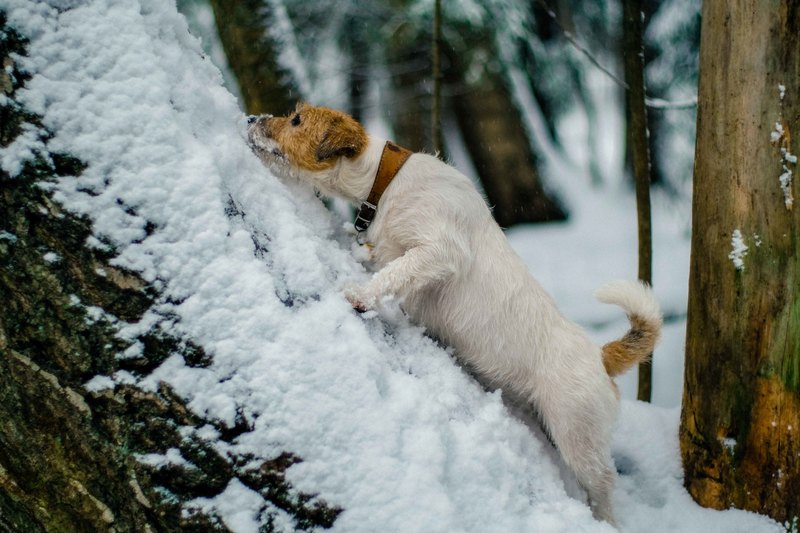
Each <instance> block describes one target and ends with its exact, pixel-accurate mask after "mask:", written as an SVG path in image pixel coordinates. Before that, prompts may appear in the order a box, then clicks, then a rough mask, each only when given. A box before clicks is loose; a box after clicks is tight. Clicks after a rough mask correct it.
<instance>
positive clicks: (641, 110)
mask: <svg viewBox="0 0 800 533" xmlns="http://www.w3.org/2000/svg"><path fill="white" fill-rule="evenodd" d="M622 20H623V25H624V28H625V30H624V32H623V33H624V36H625V37H624V53H625V82H626V84H627V85H628V89H627V91H626V92H625V102H626V106H625V107H626V110H627V113H626V115H627V116H628V150H629V152H630V155H631V160H632V162H633V176H634V182H635V183H636V214H637V216H636V221H637V227H638V235H639V270H638V272H639V273H638V277H639V280H641V281H644V282H645V283H647V284H648V285H652V284H653V232H652V229H651V224H650V146H649V143H648V130H647V108H646V107H645V81H644V45H643V43H642V27H643V26H644V22H643V20H642V2H641V0H624V1H623V18H622ZM652 388H653V367H652V366H651V364H650V362H649V361H645V362H643V363H640V364H639V387H638V393H637V395H636V396H637V398H638V399H639V400H641V401H645V402H649V401H650V396H651V391H652Z"/></svg>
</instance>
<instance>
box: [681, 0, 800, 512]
mask: <svg viewBox="0 0 800 533" xmlns="http://www.w3.org/2000/svg"><path fill="white" fill-rule="evenodd" d="M799 14H800V5H798V3H797V2H796V1H788V0H771V1H769V2H757V1H754V0H751V1H748V2H704V3H703V13H702V32H701V47H700V86H699V110H698V123H697V134H698V138H697V151H696V158H695V175H694V201H693V232H692V256H691V275H690V285H689V318H688V326H687V341H686V342H687V344H686V370H685V388H684V396H683V411H682V416H681V430H680V441H681V453H682V456H683V464H684V469H685V484H686V487H687V488H688V490H689V492H690V493H691V494H692V496H693V497H694V498H695V499H696V500H697V501H698V502H699V503H701V504H702V505H705V506H709V507H714V508H717V509H724V508H728V507H730V506H735V507H739V508H743V509H748V510H751V511H756V512H759V513H764V514H768V515H770V516H772V517H773V518H775V519H777V520H778V521H780V522H784V521H790V522H792V523H793V524H795V526H794V527H796V521H797V517H798V515H800V498H798V494H800V455H799V454H798V451H800V241H798V235H800V209H797V207H796V206H794V204H793V199H794V196H796V194H797V191H798V188H797V184H796V180H795V179H793V176H794V175H795V174H796V169H797V166H796V162H797V159H796V156H795V154H797V153H798V152H800V147H798V142H797V137H796V136H795V137H794V139H792V136H791V132H792V131H793V130H794V131H797V130H798V126H800V124H798V122H799V121H800V99H798V97H799V96H800V95H798V85H797V80H798V79H800V40H798V39H797V36H798V35H800V16H799Z"/></svg>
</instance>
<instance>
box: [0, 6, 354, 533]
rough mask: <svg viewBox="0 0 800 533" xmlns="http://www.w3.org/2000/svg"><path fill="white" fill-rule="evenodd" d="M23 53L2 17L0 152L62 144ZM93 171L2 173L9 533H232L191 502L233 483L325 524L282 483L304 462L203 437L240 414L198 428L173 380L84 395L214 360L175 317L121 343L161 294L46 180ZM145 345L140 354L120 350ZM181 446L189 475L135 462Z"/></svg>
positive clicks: (75, 167)
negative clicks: (168, 367)
mask: <svg viewBox="0 0 800 533" xmlns="http://www.w3.org/2000/svg"><path fill="white" fill-rule="evenodd" d="M25 48H26V41H25V39H24V37H23V36H22V35H20V34H19V33H18V32H16V31H15V30H14V29H13V28H11V27H9V26H7V25H6V21H5V16H4V14H3V12H2V11H0V64H1V65H2V66H3V69H2V70H0V94H2V95H3V96H4V99H3V101H2V103H0V146H2V147H5V146H8V145H9V144H10V143H11V142H13V141H14V139H15V138H16V137H17V136H18V135H19V134H20V133H22V132H23V131H24V128H29V129H32V130H34V131H39V132H40V141H41V142H42V144H43V145H44V146H46V145H47V143H48V140H49V139H50V137H51V133H50V132H47V131H46V130H45V129H44V128H43V127H42V120H41V117H38V116H36V115H34V114H31V113H29V112H28V111H26V110H25V109H24V107H22V106H21V105H20V104H19V103H18V102H17V101H16V99H15V95H16V92H17V90H18V89H20V88H21V87H22V86H23V85H24V83H25V82H26V81H27V79H28V74H26V73H24V72H21V71H20V70H19V69H18V68H17V66H16V64H15V61H14V58H15V57H17V56H19V55H24V54H25V53H26V50H25ZM84 168H85V165H84V163H82V162H81V161H79V160H78V159H76V158H74V157H72V156H70V155H68V154H62V153H53V152H48V151H46V150H44V151H37V153H36V154H35V157H33V158H31V159H30V160H29V161H27V162H26V163H25V164H24V165H23V167H22V169H21V171H20V172H19V173H18V174H17V175H14V176H11V175H9V174H8V173H6V172H5V171H2V170H0V531H13V532H16V531H20V532H26V533H27V532H39V531H41V532H44V531H47V532H69V533H72V532H75V531H116V532H128V531H129V532H136V533H139V532H155V531H198V532H200V531H203V532H206V531H227V528H226V527H225V525H224V524H223V523H222V522H221V520H220V519H219V517H217V516H214V515H213V514H211V515H209V514H206V513H202V512H199V511H198V512H191V513H187V512H185V509H184V508H183V504H185V503H186V502H188V501H190V500H193V499H195V498H198V497H214V496H216V495H218V494H220V493H221V492H222V491H224V490H225V489H226V487H227V486H228V484H229V483H230V482H231V481H232V480H233V479H234V478H236V479H238V480H239V481H241V482H242V483H243V484H244V485H245V486H247V487H249V488H250V489H252V490H254V491H256V492H259V493H260V494H261V495H262V496H263V497H264V498H265V500H267V501H269V502H270V503H271V504H272V505H274V507H276V508H280V509H283V510H284V511H285V512H286V513H288V514H289V515H290V516H292V517H293V518H294V520H295V525H296V527H297V528H298V529H307V528H312V527H319V526H322V527H329V526H330V525H331V524H332V523H333V521H334V519H335V518H336V516H337V514H338V512H339V511H338V509H333V508H331V507H328V506H327V505H325V503H324V502H321V501H319V500H314V499H312V497H311V496H310V495H306V494H299V493H297V492H296V491H294V490H292V489H291V487H290V485H289V484H288V483H287V482H286V481H285V479H284V472H285V471H286V469H287V468H288V467H290V466H291V465H292V464H294V463H296V462H298V461H300V459H299V458H297V457H295V456H294V455H292V454H291V453H288V452H286V453H282V454H280V455H279V456H278V457H276V458H274V459H272V460H268V461H264V462H263V463H262V465H261V466H260V468H256V469H253V468H252V464H251V461H250V459H247V460H244V459H246V458H241V457H239V458H234V457H227V456H222V455H220V454H219V453H218V452H217V451H216V450H215V449H214V448H213V446H212V444H211V443H209V442H207V441H205V440H203V439H201V438H200V437H198V436H196V433H195V432H194V430H196V429H199V428H200V427H202V426H206V425H207V424H211V425H212V426H213V427H215V428H216V429H217V430H218V431H219V434H220V435H221V438H222V440H224V441H226V442H231V441H233V439H235V438H236V437H238V436H239V435H241V434H242V433H244V432H247V431H249V430H250V423H249V422H248V421H247V420H246V419H245V418H244V417H243V416H242V417H239V419H237V421H236V424H235V425H234V427H227V426H226V425H225V424H223V423H221V422H220V421H218V420H205V419H201V418H200V417H198V416H196V415H194V414H192V413H191V412H190V411H189V410H188V409H187V407H186V406H185V404H184V402H183V401H182V400H181V399H180V398H178V397H177V396H176V395H175V394H174V393H173V392H172V391H171V390H170V388H169V386H167V385H166V384H165V383H161V384H159V386H158V390H157V391H155V392H153V391H144V390H141V389H139V388H137V387H135V386H133V385H127V384H122V383H116V384H115V385H112V386H109V387H107V388H103V389H102V390H87V388H86V387H85V384H86V383H87V381H89V380H91V379H92V378H93V377H94V376H97V375H103V376H113V375H114V374H115V373H116V372H118V371H125V372H127V373H128V374H129V375H132V376H134V377H143V376H145V375H147V374H149V373H150V372H151V371H152V370H153V369H155V368H156V367H157V366H159V365H160V364H161V363H162V362H163V361H164V360H166V359H167V358H168V357H171V356H176V355H177V356H180V357H182V358H183V361H184V362H185V364H186V365H188V366H193V367H198V366H199V367H205V366H208V365H210V364H211V358H210V357H208V356H207V355H206V354H205V353H204V351H203V350H202V348H200V347H199V346H197V345H195V344H193V343H192V342H191V339H182V338H175V337H173V336H171V335H169V334H167V333H165V329H168V325H169V323H170V321H174V320H176V317H174V316H163V317H162V320H161V321H160V322H159V323H158V324H156V325H154V326H153V327H151V328H150V329H148V330H147V331H146V332H144V333H142V334H141V335H138V336H137V337H136V338H133V339H127V338H125V339H123V338H121V337H120V336H119V335H118V333H119V328H120V325H121V324H123V323H132V324H133V323H138V322H140V321H141V320H142V318H143V316H144V314H145V313H153V312H156V313H157V311H155V310H154V307H155V306H154V304H155V303H156V302H157V301H158V300H159V294H158V292H157V291H156V290H155V289H153V288H152V287H150V286H148V285H147V284H146V283H145V282H144V281H143V280H142V279H141V278H139V277H138V276H137V275H136V274H135V273H133V272H130V271H127V270H125V269H122V268H120V267H117V266H112V265H111V262H112V259H114V257H115V252H114V248H113V246H112V245H111V244H110V243H103V245H101V246H99V247H97V246H95V247H91V248H90V247H88V246H87V244H86V243H87V240H88V239H90V237H92V228H91V222H90V221H89V220H87V219H84V218H79V217H76V216H74V215H72V214H70V213H69V212H66V211H65V210H63V209H62V208H61V206H59V205H58V204H57V203H56V202H55V201H54V200H53V199H52V196H51V193H49V192H48V191H49V190H51V188H52V187H49V186H52V185H53V183H54V182H55V181H57V180H60V179H70V176H76V175H79V174H80V173H81V172H82V171H83V169H84ZM43 184H44V185H45V186H42V185H43ZM131 209H133V208H131ZM151 229H154V228H151ZM95 239H96V238H95ZM95 242H99V241H97V240H96V241H95ZM162 325H164V326H166V327H165V328H162V327H161V326H162ZM134 343H136V344H137V345H138V346H139V347H140V348H141V349H140V350H138V354H136V355H133V356H132V357H126V358H122V359H121V358H119V357H117V355H118V354H119V353H121V352H123V351H125V350H126V349H127V348H129V347H130V346H131V345H133V344H134ZM128 355H131V354H128ZM171 448H172V449H177V450H178V451H179V452H180V454H181V456H182V457H183V458H184V459H186V462H187V463H186V466H176V465H169V466H166V467H161V468H159V467H153V466H148V465H146V464H144V463H142V462H140V461H139V460H137V459H136V454H151V453H153V454H164V453H165V452H166V451H167V450H168V449H171ZM269 512H270V510H269V509H267V507H266V506H265V510H264V513H265V516H267V517H269V516H270V515H269Z"/></svg>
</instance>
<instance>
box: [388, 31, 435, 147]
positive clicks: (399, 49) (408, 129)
mask: <svg viewBox="0 0 800 533" xmlns="http://www.w3.org/2000/svg"><path fill="white" fill-rule="evenodd" d="M428 39H430V34H429V33H427V32H425V31H422V30H421V29H420V28H416V27H414V26H413V25H412V24H411V23H408V22H405V23H403V24H401V25H400V27H399V28H398V29H397V30H396V31H395V32H394V33H393V34H392V36H391V38H390V39H389V42H388V43H387V49H386V54H387V57H386V59H387V68H388V71H389V75H390V77H391V94H390V102H391V109H389V110H388V111H389V113H390V118H391V122H392V126H393V129H394V136H395V139H394V140H395V141H396V142H397V143H398V144H400V145H401V146H405V147H406V148H408V149H409V150H413V151H415V152H419V151H431V148H432V146H433V140H432V139H431V128H430V116H431V115H430V111H431V101H430V97H429V95H428V91H427V90H426V88H425V83H426V80H428V75H429V74H430V72H431V55H430V51H429V48H428V46H427V45H425V44H423V43H427V42H428Z"/></svg>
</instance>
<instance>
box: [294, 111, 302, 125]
mask: <svg viewBox="0 0 800 533" xmlns="http://www.w3.org/2000/svg"><path fill="white" fill-rule="evenodd" d="M299 125H300V113H298V114H296V115H295V116H293V117H292V126H299Z"/></svg>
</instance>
